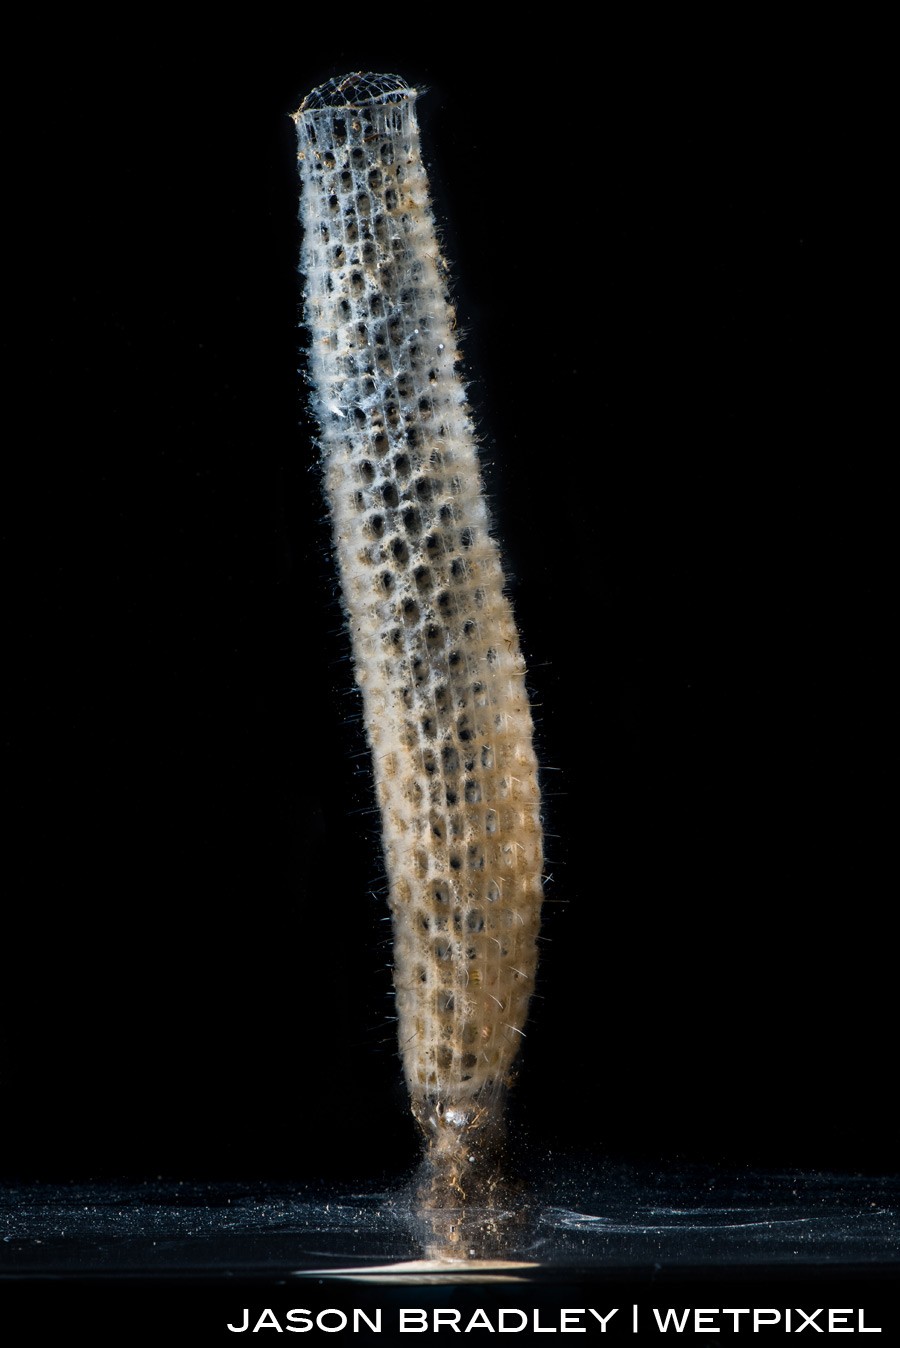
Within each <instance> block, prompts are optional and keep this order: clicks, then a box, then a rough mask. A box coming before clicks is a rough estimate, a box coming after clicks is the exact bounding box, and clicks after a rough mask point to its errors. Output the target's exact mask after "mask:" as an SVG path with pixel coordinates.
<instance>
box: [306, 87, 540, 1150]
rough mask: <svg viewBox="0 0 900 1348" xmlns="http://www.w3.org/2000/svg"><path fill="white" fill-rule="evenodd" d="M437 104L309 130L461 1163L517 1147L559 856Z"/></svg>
mask: <svg viewBox="0 0 900 1348" xmlns="http://www.w3.org/2000/svg"><path fill="white" fill-rule="evenodd" d="M415 102H416V91H415V90H414V89H411V88H409V87H408V86H407V85H406V84H405V83H404V82H403V80H401V79H400V78H399V77H397V76H391V75H361V74H357V75H349V76H346V77H344V78H343V79H339V80H332V81H330V82H329V83H328V84H327V85H323V86H322V87H321V88H319V89H317V90H315V91H314V92H313V93H312V94H310V95H309V97H308V98H307V99H306V100H305V101H304V103H303V105H302V106H301V108H300V110H299V111H298V113H297V114H296V115H295V121H296V124H297V131H298V138H299V163H300V171H301V177H302V194H301V201H302V207H301V215H302V221H303V227H304V229H303V240H304V241H303V253H302V264H301V265H302V270H303V272H304V274H305V278H306V321H307V324H308V327H309V330H310V334H311V351H310V375H311V383H312V386H313V397H312V403H313V409H314V412H315V414H316V417H317V419H318V422H319V426H320V437H319V443H320V446H321V451H322V461H323V471H324V478H325V490H326V494H327V498H328V502H329V506H330V510H331V515H332V521H333V528H334V540H335V551H336V554H337V558H338V563H339V567H340V574H341V584H342V590H343V599H344V607H345V612H346V616H347V622H348V626H349V630H350V635H351V638H352V644H353V659H354V666H355V672H356V679H357V681H358V683H359V685H360V688H361V689H362V694H363V699H364V715H365V725H366V731H367V735H368V740H369V744H370V747H371V751H372V762H373V767H374V773H375V781H376V788H377V795H378V802H379V805H380V808H381V815H382V821H383V828H384V854H385V862H386V868H387V874H388V879H389V883H390V899H389V902H390V907H391V911H392V914H393V930H394V957H393V964H394V983H395V989H396V1000H397V1014H398V1018H399V1043H400V1052H401V1055H402V1059H403V1066H404V1071H405V1074H406V1080H407V1083H408V1086H409V1091H410V1097H411V1102H412V1108H413V1112H414V1114H415V1116H416V1118H417V1119H418V1120H419V1122H420V1124H421V1125H422V1127H423V1129H424V1130H425V1132H426V1134H427V1135H428V1136H429V1138H430V1140H431V1144H432V1149H433V1150H434V1151H437V1152H439V1151H440V1150H441V1148H442V1147H443V1148H447V1149H448V1150H449V1151H453V1150H454V1148H458V1147H459V1145H460V1139H461V1140H462V1145H464V1146H468V1145H469V1143H470V1140H471V1138H472V1137H473V1135H474V1134H476V1133H477V1132H478V1131H479V1130H481V1131H482V1132H483V1133H484V1134H485V1135H488V1134H490V1133H491V1131H492V1130H494V1129H497V1128H498V1127H499V1126H500V1125H501V1124H502V1112H503V1097H504V1093H505V1087H506V1085H507V1084H508V1081H509V1077H510V1070H511V1068H512V1065H513V1060H514V1058H515V1056H516V1052H517V1050H518V1048H519V1045H520V1043H521V1040H522V1036H523V1032H524V1027H525V1023H526V1019H527V1015H528V1004H529V999H530V997H531V994H532V991H533V988H534V977H535V966H536V959H537V956H536V944H535V941H536V938H537V935H538V924H539V915H540V907H541V897H542V889H541V873H542V868H543V853H542V839H541V820H540V797H539V789H538V774H537V761H536V758H535V753H534V749H533V744H532V740H533V727H532V719H531V712H530V709H529V703H528V696H527V694H526V689H525V669H524V662H523V659H522V655H521V652H520V649H519V637H518V632H517V630H516V626H515V623H514V621H513V614H512V610H511V607H510V603H509V600H508V598H507V596H506V594H505V592H504V577H503V572H502V569H501V563H500V557H499V553H498V549H497V545H496V543H495V541H494V539H493V538H492V536H491V532H490V521H489V518H488V512H487V509H486V505H485V501H484V496H483V492H482V484H481V478H480V473H479V467H478V458H477V452H476V442H475V435H474V432H473V427H472V420H471V416H470V413H469V410H468V407H467V404H466V395H465V390H464V387H463V384H462V380H461V377H460V374H459V370H458V362H459V353H458V351H457V345H456V340H455V336H454V328H455V317H454V311H453V307H452V304H451V302H450V299H449V296H448V294H447V288H446V281H445V267H444V264H443V262H442V260H441V253H440V249H439V246H438V243H437V240H436V236H435V229H434V220H433V215H432V209H431V204H430V200H429V193H428V183H427V179H426V174H425V170H424V168H423V166H422V161H421V157H420V149H419V131H418V126H417V122H416V113H415Z"/></svg>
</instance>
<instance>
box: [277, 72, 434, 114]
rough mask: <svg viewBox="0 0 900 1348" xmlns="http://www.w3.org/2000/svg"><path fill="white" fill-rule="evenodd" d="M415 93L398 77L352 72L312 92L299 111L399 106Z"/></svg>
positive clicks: (338, 76)
mask: <svg viewBox="0 0 900 1348" xmlns="http://www.w3.org/2000/svg"><path fill="white" fill-rule="evenodd" d="M414 92H415V91H414V90H413V89H411V88H410V87H409V85H408V84H407V83H406V80H404V79H402V78H401V77H400V76H399V75H373V74H371V73H369V74H364V73H363V72H362V71H360V70H357V71H353V72H352V73H351V74H349V75H335V76H334V78H333V79H330V80H326V82H325V83H324V84H320V85H319V86H318V88H316V89H313V91H312V93H310V94H307V96H306V98H304V100H303V102H302V103H301V104H300V107H299V108H298V110H297V111H298V114H299V113H302V112H315V111H317V110H318V109H320V108H362V107H365V106H366V105H367V104H370V103H399V102H401V101H402V100H403V99H404V98H409V97H410V95H411V94H413V93H414Z"/></svg>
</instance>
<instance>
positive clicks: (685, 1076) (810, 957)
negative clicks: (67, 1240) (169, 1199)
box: [0, 12, 896, 1182]
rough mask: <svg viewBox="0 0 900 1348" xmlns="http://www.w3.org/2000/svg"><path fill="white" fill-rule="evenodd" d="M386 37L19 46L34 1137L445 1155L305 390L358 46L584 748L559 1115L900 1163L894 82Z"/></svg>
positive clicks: (15, 272)
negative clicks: (406, 975) (417, 188)
mask: <svg viewBox="0 0 900 1348" xmlns="http://www.w3.org/2000/svg"><path fill="white" fill-rule="evenodd" d="M401 18H402V23H401ZM392 22H396V23H397V24H398V26H399V27H400V28H401V29H402V31H400V32H392V31H391V29H390V26H389V25H388V24H387V23H386V22H384V21H379V22H374V21H373V22H372V23H371V24H370V25H359V26H358V27H354V25H353V24H350V25H347V24H346V22H345V21H343V19H341V16H340V15H338V14H337V13H336V14H335V15H334V16H333V21H332V20H331V18H330V16H322V17H318V18H314V17H310V16H309V15H305V16H304V15H302V14H301V15H298V16H296V17H295V18H294V19H292V20H288V21H286V22H283V21H281V20H280V19H279V20H278V22H275V21H269V20H267V19H265V18H263V17H261V18H259V19H256V18H255V17H254V16H252V15H245V16H244V17H243V20H242V23H241V25H240V26H234V27H229V26H228V25H227V23H226V22H225V21H224V19H223V16H222V15H221V14H220V15H219V16H218V18H217V20H216V22H215V23H212V22H211V23H210V26H209V27H208V28H205V27H201V25H199V24H198V26H197V29H196V31H191V32H187V31H184V28H183V26H181V25H179V24H175V23H173V22H172V20H171V17H170V18H169V19H168V20H166V22H164V23H163V22H160V23H159V24H158V25H156V26H153V25H151V24H150V22H149V20H148V23H147V26H146V27H142V26H140V25H139V24H138V23H137V22H136V21H133V27H132V28H131V29H124V28H121V29H120V28H117V27H116V26H115V23H114V22H112V21H110V23H108V24H103V25H97V28H96V30H94V29H92V28H91V27H90V24H89V23H88V26H85V21H84V20H83V19H82V18H81V16H79V20H78V22H77V23H76V22H72V23H71V25H70V26H69V27H68V28H66V27H65V26H62V27H59V26H56V27H54V29H53V30H52V31H48V32H47V33H46V34H44V35H42V36H41V37H40V38H39V39H38V41H37V43H36V45H34V44H31V45H29V44H25V45H23V46H22V47H20V48H16V47H15V45H14V46H13V48H12V49H11V50H12V55H10V56H8V58H7V60H8V63H9V69H8V77H9V78H8V80H7V85H6V88H7V92H8V93H10V94H11V97H10V101H9V106H8V108H7V113H6V119H5V126H6V132H7V140H8V143H9V144H10V150H9V154H8V161H7V169H6V179H7V185H8V187H10V188H11V191H10V194H9V195H8V197H7V205H6V208H5V213H6V226H7V229H8V231H9V235H8V242H7V246H6V249H5V288H6V292H7V296H8V303H7V306H6V315H7V319H6V331H5V335H4V341H5V348H6V358H5V362H4V363H5V368H6V371H7V374H8V375H9V376H10V388H9V392H8V393H7V401H6V412H7V415H6V418H5V421H6V432H7V433H6V436H5V440H6V449H5V451H4V462H5V476H6V477H7V489H6V491H5V493H4V496H5V503H4V514H5V517H6V518H5V537H6V540H7V542H8V544H9V548H10V551H9V557H8V561H7V566H6V581H7V584H6V587H5V588H6V596H7V597H6V613H5V621H4V628H5V631H6V637H7V642H6V647H7V655H6V669H7V673H8V676H9V682H8V691H7V693H6V695H5V698H4V719H5V722H6V726H5V734H4V737H5V743H6V746H7V761H8V763H9V781H10V796H9V802H8V804H7V807H6V810H5V824H6V832H7V842H6V856H7V865H6V866H5V867H4V869H5V870H6V872H7V876H8V883H7V886H6V889H7V897H6V899H5V901H4V916H3V919H2V921H3V927H4V929H5V931H4V936H5V940H4V946H5V950H4V955H3V960H4V966H5V969H6V974H5V976H4V992H3V1000H4V1010H3V1027H2V1035H3V1039H2V1060H0V1091H2V1093H3V1104H2V1125H0V1126H2V1127H3V1128H4V1130H5V1133H6V1139H5V1142H4V1146H3V1161H2V1165H0V1169H2V1170H4V1171H5V1172H6V1173H8V1174H11V1175H15V1176H20V1177H25V1178H31V1179H43V1178H51V1177H55V1178H69V1177H71V1178H75V1177H89V1176H97V1177H103V1176H109V1175H120V1174H125V1175H134V1176H139V1175H157V1174H162V1175H169V1176H174V1177H182V1176H195V1177H203V1176H209V1177H215V1176H223V1177H227V1176H259V1177H267V1176H270V1177H279V1178H281V1177H288V1178H296V1179H297V1180H298V1181H299V1180H304V1179H308V1178H311V1177H317V1178H319V1177H324V1178H326V1179H327V1180H329V1181H331V1180H333V1181H334V1182H339V1181H344V1180H353V1179H361V1180H366V1179H371V1178H372V1177H374V1176H376V1175H380V1174H381V1173H382V1172H388V1173H396V1174H400V1173H404V1172H405V1171H406V1170H407V1169H408V1168H409V1167H410V1166H411V1165H412V1164H413V1162H414V1160H415V1157H416V1154H417V1140H416V1137H415V1134H414V1130H413V1126H412V1123H411V1122H410V1121H409V1119H408V1111H407V1108H406V1104H405V1100H404V1093H403V1087H402V1081H401V1074H400V1066H399V1062H398V1058H397V1055H396V1051H395V1047H394V1027H393V1024H392V1022H391V1021H390V1015H391V1013H392V1006H391V1001H390V996H389V993H390V972H389V967H388V966H389V960H390V944H389V930H388V925H387V923H386V922H385V915H386V906H385V900H384V892H383V889H384V876H383V871H382V866H381V861H380V856H379V825H378V820H377V817H376V815H375V814H374V813H373V809H372V805H373V799H372V789H371V783H370V777H369V770H368V765H367V759H366V755H365V745H364V741H363V737H362V729H361V726H360V722H359V710H360V708H359V700H358V697H357V695H356V694H355V692H354V689H353V684H352V677H351V670H350V665H349V660H348V643H347V640H346V637H345V634H344V633H343V630H342V618H341V612H340V604H339V597H338V594H337V590H336V579H335V575H334V571H333V567H332V564H331V560H330V556H329V535H328V526H327V521H326V520H325V519H324V514H323V506H322V502H321V499H320V493H319V486H318V479H317V475H316V470H315V458H316V452H315V448H314V444H313V434H314V432H313V428H312V426H311V424H310V419H309V416H308V414H307V411H306V407H305V397H306V395H305V391H304V388H303V385H302V383H301V380H300V378H299V377H298V374H297V367H298V364H301V361H299V360H298V355H297V349H298V342H300V341H301V340H302V339H301V338H298V333H297V322H298V314H299V308H300V302H301V287H300V282H299V280H298V277H297V273H296V262H297V257H298V250H299V239H300V230H299V225H298V223H297V197H298V184H297V175H296V165H295V159H294V154H295V150H294V129H293V126H292V124H291V122H290V120H289V117H288V114H289V113H290V112H291V111H292V110H293V108H295V107H296V106H297V104H298V103H299V102H300V100H301V98H302V97H303V96H304V95H305V94H306V93H307V92H308V90H309V89H310V88H311V87H312V86H313V85H314V84H316V83H318V82H320V81H321V80H323V79H325V78H327V77H328V76H330V75H332V74H339V73H344V72H345V71H347V70H351V69H359V68H362V69H375V70H377V69H386V70H389V71H394V70H396V71H399V72H400V73H401V74H403V75H404V76H405V77H406V78H407V79H409V80H410V82H411V83H415V84H417V85H419V86H423V85H424V86H427V87H428V89H429V92H428V94H427V96H426V97H424V98H423V99H422V100H421V102H420V120H421V123H422V128H423V149H424V155H425V158H426V162H427V163H428V164H429V167H430V169H431V174H432V186H433V191H434V195H435V199H436V206H437V212H438V216H439V219H440V221H441V222H442V225H443V237H444V241H445V246H446V251H447V254H448V257H449V259H450V260H451V263H452V266H453V277H454V291H455V294H456V297H457V301H458V312H459V319H460V325H461V328H462V330H463V333H464V342H465V351H466V357H467V365H468V370H469V374H470V378H471V381H472V383H471V391H472V399H473V403H474V406H475V409H476V413H477V416H478V420H479V426H480V428H481V430H482V432H483V436H484V457H485V472H486V479H487V484H488V489H489V491H490V494H491V500H492V505H493V510H494V515H495V520H496V523H497V528H498V533H499V536H500V538H501V540H502V543H503V546H504V551H505V555H506V557H507V560H508V563H509V570H510V574H511V582H512V594H513V598H514V603H515V608H516V613H517V617H518V619H519V623H520V627H521V629H522V633H523V641H524V647H525V651H526V655H527V658H528V660H529V670H530V673H529V683H530V688H531V690H532V693H533V699H534V703H535V707H536V717H537V725H538V742H539V749H540V756H541V760H542V763H543V764H544V765H545V767H546V772H545V774H544V778H543V781H544V786H545V790H546V820H547V828H548V834H549V837H548V844H547V850H548V858H549V864H548V872H549V875H550V877H552V878H549V879H548V884H547V898H548V905H547V910H546V911H547V921H546V925H545V929H544V938H543V939H542V947H543V949H542V965H541V972H540V980H539V989H538V991H539V996H538V997H537V998H536V999H535V1002H534V1008H533V1012H534V1013H533V1017H532V1023H531V1024H530V1026H529V1027H528V1038H527V1043H526V1045H525V1051H524V1053H523V1057H522V1063H521V1072H520V1079H519V1082H518V1085H517V1089H516V1093H515V1096H514V1102H513V1115H514V1121H515V1127H516V1130H517V1131H516V1133H515V1137H516V1139H517V1145H522V1146H524V1145H526V1144H527V1145H528V1146H530V1147H531V1148H532V1149H533V1151H534V1153H535V1154H537V1156H538V1157H540V1156H542V1155H547V1154H549V1153H552V1154H553V1155H554V1156H557V1157H558V1156H559V1155H560V1154H565V1153H566V1152H568V1151H571V1152H573V1153H574V1152H581V1153H583V1152H587V1153H589V1154H590V1155H592V1156H596V1157H602V1156H613V1157H619V1158H625V1159H629V1158H631V1159H649V1160H651V1161H659V1162H661V1163H669V1162H671V1161H673V1160H675V1159H676V1158H687V1159H696V1160H705V1161H720V1160H721V1161H728V1162H731V1163H737V1164H740V1165H748V1166H757V1167H759V1166H769V1165H788V1166H800V1167H823V1166H824V1167H830V1168H848V1169H851V1170H866V1169H869V1170H873V1171H877V1170H879V1169H886V1168H893V1167H894V1165H895V1150H894V1124H893V1121H892V1119H891V1117H890V1109H889V1078H890V1076H891V1074H892V1067H891V1063H892V1061H893V1047H892V1045H893V1038H894V1036H893V1029H892V1023H893V1020H894V1012H893V1008H894V1004H895V990H894V989H895V983H896V975H895V962H894V956H893V953H892V949H891V938H890V935H889V931H888V928H887V925H886V919H887V916H888V914H889V912H890V909H891V908H892V907H893V905H892V904H891V902H890V893H891V888H892V886H891V880H890V874H891V872H890V871H888V870H887V867H888V863H889V862H890V861H892V859H893V850H892V848H891V847H890V845H889V842H888V836H887V832H888V813H887V805H886V795H887V788H888V782H889V778H890V777H892V776H893V774H892V772H891V767H892V762H891V759H890V756H889V754H888V752H887V750H886V748H885V747H884V740H885V732H886V724H885V722H886V706H887V697H886V689H887V676H886V672H885V648H886V644H887V634H888V631H889V619H888V615H887V610H886V605H885V595H884V584H883V578H884V574H885V566H886V553H887V546H886V544H887V538H886V520H887V511H888V506H887V500H888V488H887V480H886V473H885V460H886V458H887V453H888V444H889V440H888V437H887V436H886V434H885V432H884V431H883V430H882V428H881V426H880V425H879V416H878V414H877V411H876V409H877V403H878V389H879V388H880V386H881V384H882V383H883V381H884V377H885V372H886V362H885V360H884V358H883V356H882V355H881V354H880V342H881V333H880V329H881V327H882V320H881V308H882V301H881V299H880V291H881V286H882V272H883V269H884V267H885V259H886V247H885V245H884V241H883V235H882V230H883V225H882V222H881V220H882V217H881V205H880V197H879V188H878V181H879V177H880V172H881V170H880V169H879V168H878V162H877V160H878V156H877V151H876V148H875V147H874V146H873V144H872V139H871V131H872V128H873V127H874V126H875V125H876V124H877V122H878V112H877V109H876V108H875V107H874V100H870V95H869V92H868V91H867V90H865V88H864V87H863V85H862V82H861V81H855V82H854V83H853V84H852V86H851V84H850V82H849V76H850V75H851V74H853V73H854V72H855V64H854V61H855V58H854V56H853V54H852V53H851V52H849V51H848V52H846V53H844V52H842V51H841V50H840V49H839V44H837V43H835V44H834V45H833V46H832V48H831V50H830V51H828V52H827V53H826V54H824V55H823V53H822V51H821V50H820V49H819V48H815V47H814V46H813V44H812V42H811V40H810V38H809V36H808V35H801V36H800V37H799V38H791V39H790V40H788V39H787V35H785V34H783V33H779V34H771V35H769V36H768V37H767V38H765V39H764V40H762V41H758V42H757V43H756V45H755V46H753V49H752V51H750V52H749V53H748V52H747V51H745V50H744V43H743V40H739V39H738V38H736V37H735V36H734V35H733V34H725V33H724V32H722V33H717V32H715V31H710V30H705V31H704V32H703V33H702V34H701V33H696V34H692V33H689V32H686V31H675V30H673V31H672V32H671V33H665V32H660V31H659V30H656V31H655V32H654V34H653V40H652V42H651V41H650V39H649V36H648V34H646V33H637V34H630V35H628V36H627V37H626V36H624V35H622V34H619V33H615V32H612V31H611V30H600V29H598V30H596V31H595V32H589V31H585V32H582V31H581V30H580V29H576V28H575V27H573V26H572V25H571V24H570V23H569V21H568V20H566V19H565V17H564V16H561V17H560V19H559V22H558V24H557V25H556V26H554V27H552V28H551V30H550V31H545V30H543V29H542V30H534V31H528V30H527V29H525V28H522V27H521V26H520V27H517V28H516V30H515V31H513V30H512V29H510V30H509V31H508V32H504V33H503V34H499V35H498V34H496V33H495V34H493V35H490V34H488V33H486V32H485V31H483V29H482V28H481V27H480V26H479V25H478V24H475V23H473V22H472V21H471V16H469V18H468V19H466V20H465V21H463V20H462V19H454V16H453V15H452V14H448V15H445V16H443V18H441V19H440V21H438V19H437V18H435V17H434V16H432V17H431V18H430V19H425V20H422V21H421V22H422V23H423V27H422V28H421V29H419V30H417V29H416V26H415V25H416V23H417V22H418V20H417V19H416V15H415V14H414V13H413V12H409V13H408V14H405V15H403V16H399V15H398V16H395V19H394V20H392ZM517 22H518V23H519V24H521V22H522V21H521V20H519V21H517ZM739 56H740V57H741V58H742V59H741V60H739ZM744 58H745V59H744ZM886 871H887V874H886V873H885V872H886Z"/></svg>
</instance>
